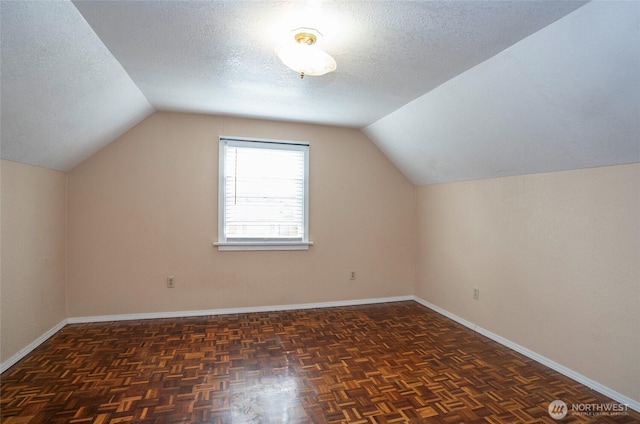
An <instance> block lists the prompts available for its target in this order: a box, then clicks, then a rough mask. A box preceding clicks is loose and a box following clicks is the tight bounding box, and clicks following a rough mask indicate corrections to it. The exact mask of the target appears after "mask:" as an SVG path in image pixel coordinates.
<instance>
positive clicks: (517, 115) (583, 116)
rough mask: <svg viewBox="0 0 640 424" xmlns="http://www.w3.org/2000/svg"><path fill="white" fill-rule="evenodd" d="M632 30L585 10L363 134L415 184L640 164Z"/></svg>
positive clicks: (635, 34)
mask: <svg viewBox="0 0 640 424" xmlns="http://www.w3.org/2000/svg"><path fill="white" fill-rule="evenodd" d="M639 28H640V3H637V2H592V3H589V4H587V5H585V6H583V7H581V8H580V9H578V10H576V11H575V12H574V13H572V14H570V15H568V16H566V17H564V18H563V19H562V20H561V21H559V22H557V23H555V24H553V25H550V26H548V27H546V28H544V29H542V30H540V31H539V32H537V33H535V34H533V35H532V36H530V37H528V38H526V39H524V40H522V41H520V42H519V43H517V44H515V45H514V46H512V47H510V48H509V49H507V50H505V51H503V52H501V53H499V54H498V55H496V56H495V57H493V58H491V59H490V60H487V61H485V62H483V63H481V64H479V65H477V66H476V67H474V68H472V69H470V70H468V71H467V72H465V73H463V74H461V75H459V76H457V77H455V78H453V79H451V80H450V81H448V82H446V83H445V84H442V85H441V86H439V87H438V88H436V89H435V90H433V91H431V92H429V93H427V94H425V95H423V96H421V97H420V98H418V99H416V100H414V101H413V102H411V103H409V104H407V105H405V106H403V107H402V108H400V109H398V110H397V111H395V112H393V113H391V114H389V115H387V116H386V117H384V118H382V119H380V120H379V121H378V122H376V123H374V124H372V125H369V126H368V127H366V128H365V129H364V130H363V131H364V132H365V133H366V134H367V135H368V136H369V138H371V139H372V140H373V141H374V142H375V143H376V144H378V146H379V147H380V148H381V150H382V151H384V152H385V154H386V155H387V156H388V157H389V158H390V159H391V160H392V161H393V162H394V163H396V164H397V166H398V167H400V169H402V170H403V172H404V173H405V175H407V177H408V178H409V179H410V180H411V181H412V182H413V183H414V184H416V185H423V184H434V183H443V182H451V181H461V180H477V179H483V178H493V177H500V176H509V175H521V174H532V173H539V172H550V171H560V170H567V169H578V168H590V167H597V166H607V165H618V164H624V163H632V162H640V30H639Z"/></svg>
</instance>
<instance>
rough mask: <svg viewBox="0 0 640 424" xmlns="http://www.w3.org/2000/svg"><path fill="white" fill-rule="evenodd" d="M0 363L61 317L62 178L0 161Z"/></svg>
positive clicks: (64, 314)
mask: <svg viewBox="0 0 640 424" xmlns="http://www.w3.org/2000/svg"><path fill="white" fill-rule="evenodd" d="M1 172H2V176H1V181H2V225H1V227H2V230H1V231H2V267H1V269H2V281H1V291H2V299H1V305H0V306H1V309H0V310H1V312H0V322H1V324H0V330H1V334H2V337H1V342H2V343H1V344H2V348H1V349H0V363H2V362H5V361H6V360H8V359H9V358H11V357H12V356H13V355H15V354H16V353H17V352H18V351H19V350H21V349H23V348H25V347H26V346H28V345H29V344H30V343H32V342H33V341H34V340H36V339H37V338H39V337H40V336H42V335H43V334H44V333H46V332H47V331H48V330H50V329H51V328H53V327H54V326H55V325H57V324H59V323H60V322H61V321H63V320H64V319H65V318H66V317H67V311H66V288H65V246H66V229H65V226H66V176H65V174H64V173H62V172H58V171H51V170H48V169H43V168H38V167H34V166H30V165H23V164H19V163H15V162H9V161H5V160H3V161H2V166H1Z"/></svg>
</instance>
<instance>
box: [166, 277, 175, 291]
mask: <svg viewBox="0 0 640 424" xmlns="http://www.w3.org/2000/svg"><path fill="white" fill-rule="evenodd" d="M175 286H176V279H175V277H167V287H168V288H170V289H172V288H174V287H175Z"/></svg>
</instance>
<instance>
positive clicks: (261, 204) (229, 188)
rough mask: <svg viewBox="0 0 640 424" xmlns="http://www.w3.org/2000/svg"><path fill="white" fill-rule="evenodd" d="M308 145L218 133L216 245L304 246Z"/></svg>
mask: <svg viewBox="0 0 640 424" xmlns="http://www.w3.org/2000/svg"><path fill="white" fill-rule="evenodd" d="M308 174H309V145H308V144H307V143H304V142H289V141H275V140H249V139H240V138H231V137H220V170H219V182H218V193H219V194H218V217H219V218H218V242H217V243H214V244H215V245H216V246H218V249H219V250H306V249H308V248H309V245H311V244H312V243H311V242H310V241H309V230H308V229H309V219H308V216H309V212H308V203H309V196H308V193H309V182H308Z"/></svg>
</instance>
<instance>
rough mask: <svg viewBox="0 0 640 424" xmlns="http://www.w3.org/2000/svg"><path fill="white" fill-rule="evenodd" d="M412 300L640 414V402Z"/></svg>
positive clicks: (442, 311) (415, 299) (479, 328)
mask: <svg viewBox="0 0 640 424" xmlns="http://www.w3.org/2000/svg"><path fill="white" fill-rule="evenodd" d="M413 300H414V301H416V302H418V303H419V304H421V305H423V306H425V307H427V308H429V309H431V310H433V311H434V312H437V313H439V314H440V315H444V316H445V317H447V318H449V319H451V320H452V321H455V322H457V323H459V324H462V325H464V326H465V327H468V328H470V329H471V330H473V331H475V332H477V333H479V334H482V335H483V336H485V337H487V338H489V339H491V340H493V341H496V342H498V343H500V344H501V345H503V346H506V347H508V348H509V349H513V350H515V351H516V352H518V353H520V354H522V355H524V356H526V357H528V358H531V359H533V360H534V361H536V362H538V363H540V364H542V365H545V366H547V367H549V368H551V369H552V370H554V371H557V372H559V373H560V374H563V375H565V376H567V377H569V378H571V379H572V380H575V381H577V382H578V383H581V384H584V385H585V386H587V387H589V388H590V389H593V390H595V391H596V392H599V393H602V394H603V395H605V396H607V397H609V398H611V399H613V400H615V401H616V402H618V403H621V404H623V405H627V406H628V407H629V408H631V409H633V410H635V411H638V412H640V402H639V401H637V400H634V399H631V398H630V397H628V396H625V395H623V394H622V393H619V392H616V391H615V390H613V389H611V388H609V387H607V386H605V385H603V384H600V383H598V382H597V381H594V380H592V379H590V378H589V377H585V376H584V375H582V374H580V373H578V372H575V371H573V370H571V369H570V368H567V367H565V366H564V365H561V364H559V363H557V362H555V361H552V360H551V359H549V358H547V357H545V356H542V355H539V354H537V353H536V352H534V351H532V350H530V349H527V348H526V347H524V346H520V345H519V344H517V343H514V342H512V341H511V340H508V339H505V338H504V337H501V336H499V335H497V334H495V333H492V332H491V331H489V330H486V329H484V328H482V327H478V326H477V325H475V324H474V323H472V322H470V321H467V320H465V319H463V318H460V317H459V316H457V315H455V314H452V313H451V312H449V311H447V310H444V309H442V308H440V307H438V306H436V305H434V304H432V303H429V302H427V301H426V300H424V299H421V298H419V297H417V296H413Z"/></svg>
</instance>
